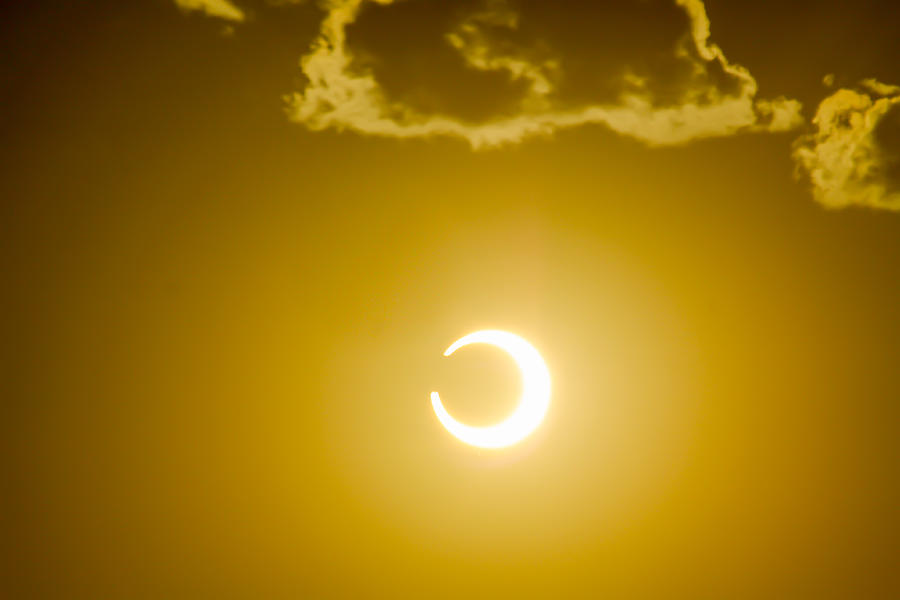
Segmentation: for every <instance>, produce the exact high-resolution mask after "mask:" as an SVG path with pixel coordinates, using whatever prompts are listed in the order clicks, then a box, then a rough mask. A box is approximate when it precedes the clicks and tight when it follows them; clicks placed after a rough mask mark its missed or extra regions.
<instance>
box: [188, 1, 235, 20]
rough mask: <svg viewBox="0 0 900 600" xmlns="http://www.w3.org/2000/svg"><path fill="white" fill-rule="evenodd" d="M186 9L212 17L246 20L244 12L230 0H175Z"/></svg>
mask: <svg viewBox="0 0 900 600" xmlns="http://www.w3.org/2000/svg"><path fill="white" fill-rule="evenodd" d="M175 4H177V5H178V6H179V7H180V8H182V9H183V10H185V11H190V12H192V11H200V12H202V13H204V14H206V15H208V16H210V17H217V18H219V19H225V20H226V21H233V22H235V23H240V22H242V21H244V19H245V15H244V12H243V11H242V10H241V9H239V8H238V7H237V6H235V5H234V4H232V3H231V2H229V1H228V0H175Z"/></svg>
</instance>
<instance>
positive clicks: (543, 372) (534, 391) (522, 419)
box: [431, 329, 550, 448]
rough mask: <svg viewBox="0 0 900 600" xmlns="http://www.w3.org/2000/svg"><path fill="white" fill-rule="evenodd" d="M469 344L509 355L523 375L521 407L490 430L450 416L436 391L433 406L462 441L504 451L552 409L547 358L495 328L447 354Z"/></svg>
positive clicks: (472, 335) (468, 337)
mask: <svg viewBox="0 0 900 600" xmlns="http://www.w3.org/2000/svg"><path fill="white" fill-rule="evenodd" d="M469 344H490V345H492V346H496V347H498V348H500V349H501V350H503V351H504V352H506V353H507V354H509V355H510V356H511V357H512V359H513V360H514V361H515V363H516V365H517V366H518V367H519V371H520V372H521V374H522V397H521V398H520V400H519V405H518V406H517V407H516V410H514V411H513V413H512V414H511V415H509V416H508V417H507V418H506V419H504V420H503V421H501V422H499V423H497V424H495V425H490V426H488V427H472V426H471V425H466V424H465V423H460V422H459V421H457V420H456V419H454V418H453V417H451V416H450V413H448V412H447V410H446V409H445V408H444V405H443V404H441V397H440V396H439V395H438V393H437V392H431V405H432V407H433V408H434V413H435V414H436V415H437V418H438V420H439V421H440V422H441V424H442V425H443V426H444V427H445V428H446V429H447V431H449V432H450V433H451V434H453V435H454V436H455V437H456V438H458V439H459V440H461V441H463V442H465V443H467V444H471V445H472V446H478V447H479V448H504V447H506V446H511V445H512V444H515V443H516V442H518V441H520V440H522V439H523V438H524V437H525V436H527V435H528V434H530V433H531V432H532V431H534V430H535V429H537V427H538V425H540V424H541V421H542V420H543V419H544V415H545V414H547V408H548V407H549V406H550V372H549V371H548V370H547V365H546V364H545V363H544V359H543V358H541V355H540V354H538V351H537V350H535V349H534V346H532V345H531V344H529V343H528V342H527V341H525V340H524V339H522V338H520V337H519V336H517V335H515V334H512V333H509V332H506V331H498V330H495V329H486V330H483V331H476V332H474V333H470V334H469V335H466V336H463V337H461V338H459V339H458V340H456V341H455V342H453V344H452V345H451V346H450V347H449V348H447V351H446V352H444V356H450V355H451V354H453V353H454V352H456V351H457V350H458V349H459V348H462V347H463V346H468V345H469Z"/></svg>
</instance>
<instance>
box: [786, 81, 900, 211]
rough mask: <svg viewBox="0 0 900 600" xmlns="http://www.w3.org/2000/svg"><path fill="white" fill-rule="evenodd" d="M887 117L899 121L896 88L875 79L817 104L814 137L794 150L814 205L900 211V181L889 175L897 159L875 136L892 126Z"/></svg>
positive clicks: (898, 90)
mask: <svg viewBox="0 0 900 600" xmlns="http://www.w3.org/2000/svg"><path fill="white" fill-rule="evenodd" d="M890 115H893V116H894V117H895V118H896V117H898V116H900V86H896V85H888V84H884V83H881V82H879V81H876V80H874V79H868V80H865V81H863V82H862V83H861V84H860V87H859V88H858V89H846V88H844V89H839V90H838V91H836V92H835V93H834V94H832V95H831V96H829V97H827V98H826V99H825V100H823V101H822V103H821V104H819V108H818V110H817V111H816V116H815V118H814V119H813V126H814V127H815V131H814V132H813V133H811V134H809V135H805V136H803V137H802V138H800V139H799V140H797V142H796V143H795V145H794V159H795V160H796V161H797V163H798V173H799V174H805V175H806V176H807V177H808V178H809V181H810V182H811V183H812V190H813V196H814V197H815V199H816V200H817V201H818V202H820V203H821V204H823V205H824V206H826V207H828V208H844V207H847V206H867V207H870V208H875V209H885V210H893V211H900V181H895V180H894V179H895V177H892V171H891V168H895V169H896V168H897V167H898V166H900V156H898V155H897V154H891V152H890V148H889V144H887V143H885V140H884V139H883V138H884V137H885V136H884V135H882V136H879V133H883V131H884V130H885V129H886V128H887V127H888V126H890V125H891V123H890V121H889V117H890ZM893 141H894V142H895V143H896V142H897V141H900V140H893ZM896 151H897V152H900V147H898V148H897V149H896Z"/></svg>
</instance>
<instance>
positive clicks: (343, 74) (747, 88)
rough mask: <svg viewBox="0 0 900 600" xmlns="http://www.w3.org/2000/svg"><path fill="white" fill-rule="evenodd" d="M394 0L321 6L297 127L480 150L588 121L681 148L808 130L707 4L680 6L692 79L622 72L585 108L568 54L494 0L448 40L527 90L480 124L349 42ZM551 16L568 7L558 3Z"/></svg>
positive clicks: (476, 67)
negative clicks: (715, 35)
mask: <svg viewBox="0 0 900 600" xmlns="http://www.w3.org/2000/svg"><path fill="white" fill-rule="evenodd" d="M416 1H419V0H416ZM392 4H395V0H330V2H328V3H327V4H326V5H325V6H326V14H325V17H324V19H323V21H322V23H321V28H320V32H319V36H318V38H317V40H316V41H315V42H314V44H313V46H312V48H311V50H310V52H309V53H308V54H306V55H305V56H303V57H302V59H301V67H302V70H303V73H304V74H305V76H306V78H307V81H308V83H307V85H306V86H305V88H304V89H301V90H300V91H298V92H296V93H294V94H291V95H290V96H289V97H288V99H287V100H288V114H289V116H290V118H291V119H292V120H294V121H296V122H298V123H302V124H304V125H305V126H307V127H308V128H310V129H312V130H324V129H329V128H331V129H336V130H350V131H355V132H357V133H361V134H367V135H377V136H384V137H393V138H426V137H432V136H444V137H455V138H460V139H463V140H465V141H467V142H468V143H469V144H471V146H472V147H473V148H485V147H492V146H498V145H502V144H509V143H515V142H520V141H522V140H524V139H526V138H528V137H531V136H536V135H548V134H552V133H553V132H555V131H557V130H561V129H567V128H574V127H579V126H584V125H590V124H597V125H602V126H606V127H608V128H609V129H611V130H613V131H615V132H617V133H619V134H622V135H625V136H629V137H632V138H635V139H638V140H640V141H642V142H644V143H646V144H648V145H675V144H683V143H686V142H688V141H691V140H694V139H697V138H706V137H715V136H724V135H731V134H735V133H738V132H743V131H785V130H789V129H792V128H794V127H796V126H798V125H799V124H800V123H801V117H800V104H799V102H797V101H795V100H789V99H784V98H778V99H774V100H765V99H758V98H757V84H756V80H755V79H754V78H753V77H752V76H751V74H750V73H749V72H748V71H747V70H746V69H745V68H743V67H742V66H740V65H737V64H733V63H731V62H729V61H728V60H727V59H726V57H725V55H724V53H723V52H722V50H721V49H720V48H719V47H718V46H717V45H715V44H713V43H711V42H710V41H709V37H710V24H709V19H708V17H707V15H706V10H705V7H704V5H703V3H702V2H701V1H700V0H675V5H676V6H677V7H678V8H680V9H681V10H682V11H683V13H684V15H685V16H686V19H687V24H688V27H689V30H688V31H686V32H684V34H685V35H683V36H682V37H681V40H680V42H679V43H678V44H677V45H675V46H674V47H673V48H672V49H671V50H672V52H671V54H672V56H671V59H672V60H674V61H677V63H678V69H677V72H679V73H682V74H683V75H684V76H683V77H682V80H680V81H679V82H677V85H671V86H669V87H670V89H668V90H667V94H661V93H659V92H660V89H659V86H657V85H656V83H655V81H654V78H653V76H652V75H653V74H652V73H645V74H639V73H636V72H634V71H632V70H629V69H623V70H622V71H621V72H620V74H619V76H618V78H617V79H616V80H615V82H614V83H615V85H614V87H615V88H616V91H617V93H616V94H615V96H614V97H612V98H607V99H605V100H603V101H599V100H596V99H592V100H588V101H581V102H573V101H571V100H569V99H567V98H566V97H565V94H564V93H562V92H563V90H562V89H561V87H560V85H559V84H558V82H560V81H562V80H564V78H565V76H566V60H565V57H563V58H559V57H553V56H549V57H548V56H547V54H548V53H547V52H542V51H541V50H540V48H539V46H538V45H532V46H530V47H529V46H525V45H523V44H522V43H521V41H517V40H515V37H516V36H515V35H514V34H516V33H517V32H518V30H519V29H520V24H521V22H522V21H523V18H522V17H521V16H520V14H519V13H518V12H517V11H516V10H514V9H513V6H512V4H510V3H509V2H508V1H506V0H488V1H486V2H484V3H483V4H482V6H481V8H480V10H475V11H473V12H472V13H471V14H469V15H468V16H466V17H465V18H463V19H461V20H459V21H458V22H457V23H456V25H455V26H454V27H452V28H451V29H450V30H448V31H446V32H444V40H443V42H444V43H446V44H447V45H449V46H450V47H452V48H453V49H454V50H455V51H456V52H457V53H458V55H459V60H460V61H463V63H464V64H465V65H466V66H467V67H468V68H469V69H471V70H473V71H479V72H485V73H487V72H493V73H501V74H504V75H505V76H506V78H507V79H508V81H509V82H510V83H518V84H520V85H521V86H522V87H523V89H524V92H523V93H522V94H521V96H520V98H519V100H518V102H517V105H516V106H515V110H513V111H509V112H507V113H504V114H500V115H497V116H493V117H491V118H487V119H484V120H480V121H472V120H468V119H464V118H462V117H461V116H460V115H454V114H452V113H436V112H427V111H423V110H421V109H418V108H416V107H415V106H413V105H412V104H411V103H409V102H406V101H404V100H403V99H398V98H393V97H391V96H390V94H388V93H387V92H386V90H385V87H384V86H383V85H382V83H381V82H380V81H379V79H378V77H376V75H375V74H374V73H373V71H372V69H368V68H365V67H364V66H363V65H362V64H361V61H360V60H359V57H358V56H357V55H356V54H355V53H354V52H353V50H352V49H351V46H350V44H349V42H348V28H350V26H351V25H353V24H354V23H355V22H356V21H357V19H358V17H359V15H360V12H361V10H362V9H363V8H364V6H366V7H369V6H375V5H381V6H382V7H385V6H388V5H392ZM404 4H407V3H404ZM582 6H583V5H582ZM551 8H555V9H557V10H562V7H561V5H559V6H557V5H555V4H554V7H551ZM391 10H395V9H391ZM602 25H603V24H602V23H600V24H598V27H602ZM597 35H600V34H599V33H598V34H597ZM551 50H552V49H551ZM542 55H543V56H542Z"/></svg>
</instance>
